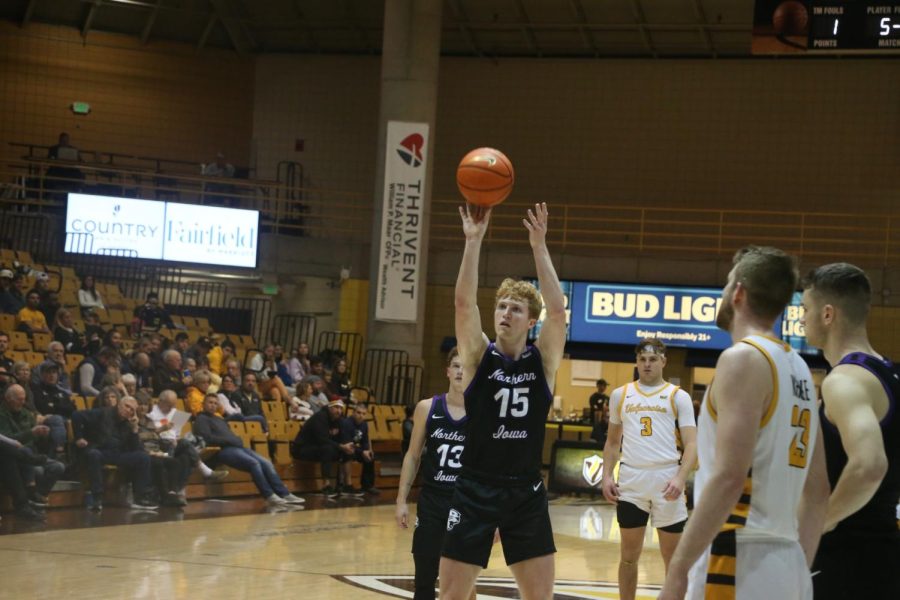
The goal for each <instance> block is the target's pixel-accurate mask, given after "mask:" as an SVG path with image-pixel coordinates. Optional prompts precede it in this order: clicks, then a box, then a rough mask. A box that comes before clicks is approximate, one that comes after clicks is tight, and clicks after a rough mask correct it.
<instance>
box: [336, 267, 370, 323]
mask: <svg viewBox="0 0 900 600" xmlns="http://www.w3.org/2000/svg"><path fill="white" fill-rule="evenodd" d="M368 306H369V281H368V280H366V279H347V280H346V281H344V283H343V284H342V285H341V306H340V309H339V311H338V329H339V330H340V331H350V332H354V333H359V334H362V335H363V336H365V335H366V326H367V323H368V318H369V315H368Z"/></svg>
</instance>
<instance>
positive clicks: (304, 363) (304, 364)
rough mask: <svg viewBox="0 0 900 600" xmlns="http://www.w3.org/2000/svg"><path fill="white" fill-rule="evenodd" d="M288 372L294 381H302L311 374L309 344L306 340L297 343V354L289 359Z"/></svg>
mask: <svg viewBox="0 0 900 600" xmlns="http://www.w3.org/2000/svg"><path fill="white" fill-rule="evenodd" d="M288 374H289V375H290V376H291V379H292V380H293V381H294V383H297V382H298V381H301V380H302V379H303V378H304V377H306V376H307V375H311V373H310V368H309V344H307V343H306V342H300V343H299V344H298V345H297V352H296V355H295V356H294V357H292V358H291V359H290V360H289V361H288Z"/></svg>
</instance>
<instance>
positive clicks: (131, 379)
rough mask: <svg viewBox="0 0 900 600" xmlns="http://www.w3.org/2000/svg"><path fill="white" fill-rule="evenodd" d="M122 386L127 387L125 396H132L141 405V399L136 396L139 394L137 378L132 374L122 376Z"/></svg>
mask: <svg viewBox="0 0 900 600" xmlns="http://www.w3.org/2000/svg"><path fill="white" fill-rule="evenodd" d="M122 385H123V386H124V387H125V395H126V396H132V397H134V398H135V399H136V400H138V404H140V398H137V397H136V396H135V394H137V391H138V387H137V377H135V376H134V375H132V374H131V373H125V374H123V375H122Z"/></svg>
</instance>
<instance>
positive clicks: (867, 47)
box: [752, 0, 900, 55]
mask: <svg viewBox="0 0 900 600" xmlns="http://www.w3.org/2000/svg"><path fill="white" fill-rule="evenodd" d="M752 50H753V53H754V54H803V53H807V52H808V53H810V54H820V53H829V52H832V53H850V54H882V55H883V54H892V53H894V52H897V51H900V0H756V4H755V6H754V16H753V37H752Z"/></svg>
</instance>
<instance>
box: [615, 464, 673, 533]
mask: <svg viewBox="0 0 900 600" xmlns="http://www.w3.org/2000/svg"><path fill="white" fill-rule="evenodd" d="M679 468H680V467H679V465H668V466H665V467H660V468H643V469H637V468H632V467H629V466H628V465H619V481H618V484H619V501H620V502H621V501H624V502H628V503H629V504H633V505H635V506H637V507H638V508H639V509H641V510H642V511H644V512H645V513H649V514H650V524H651V525H652V526H653V527H656V528H657V529H658V528H660V527H668V526H669V525H674V524H675V523H680V522H681V521H684V520H686V519H687V517H688V512H687V501H686V500H685V497H684V494H682V495H681V498H678V499H677V500H666V499H665V497H663V490H664V489H665V488H666V484H667V483H669V481H671V480H672V478H673V477H675V475H677V474H678V469H679Z"/></svg>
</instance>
